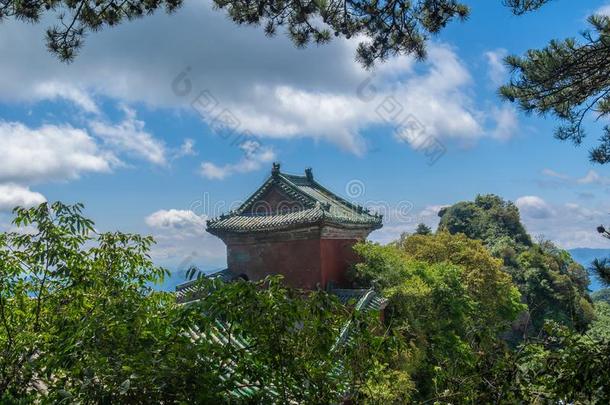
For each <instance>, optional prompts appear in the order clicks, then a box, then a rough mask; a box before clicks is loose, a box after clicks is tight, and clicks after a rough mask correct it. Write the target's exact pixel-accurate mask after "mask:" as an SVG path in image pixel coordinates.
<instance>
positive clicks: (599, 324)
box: [587, 301, 610, 341]
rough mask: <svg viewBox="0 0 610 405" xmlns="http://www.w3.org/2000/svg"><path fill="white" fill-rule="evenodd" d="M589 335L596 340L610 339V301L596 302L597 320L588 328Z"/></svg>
mask: <svg viewBox="0 0 610 405" xmlns="http://www.w3.org/2000/svg"><path fill="white" fill-rule="evenodd" d="M587 335H588V336H591V337H592V338H594V339H596V340H606V341H610V302H607V301H598V302H595V320H594V321H593V322H592V323H591V326H590V327H589V329H588V330H587Z"/></svg>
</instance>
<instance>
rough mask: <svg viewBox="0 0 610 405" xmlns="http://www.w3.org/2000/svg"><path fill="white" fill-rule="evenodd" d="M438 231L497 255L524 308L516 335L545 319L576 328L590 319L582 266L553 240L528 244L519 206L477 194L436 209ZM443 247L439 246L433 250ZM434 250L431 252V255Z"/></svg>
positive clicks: (538, 327)
mask: <svg viewBox="0 0 610 405" xmlns="http://www.w3.org/2000/svg"><path fill="white" fill-rule="evenodd" d="M439 216H441V221H440V224H439V230H441V231H447V232H450V233H452V234H455V233H463V234H465V235H466V236H468V237H469V238H474V239H480V240H482V241H483V243H484V244H485V245H486V246H487V247H488V248H489V250H490V251H491V252H492V254H493V255H494V256H495V257H497V258H499V259H501V260H502V263H503V265H504V266H503V270H504V271H505V272H506V273H508V274H509V275H510V276H511V277H512V280H513V282H514V283H515V284H516V285H517V287H518V288H519V291H520V292H521V295H522V299H523V302H524V303H525V304H527V306H528V312H527V314H524V316H522V317H521V319H520V320H519V322H518V323H517V324H515V330H514V332H515V336H514V339H517V338H518V336H517V335H521V338H523V337H525V336H527V335H537V334H538V333H540V331H541V330H542V327H543V325H544V323H545V321H546V320H555V321H557V322H560V323H562V324H564V325H567V326H570V327H572V328H576V329H578V330H580V331H582V330H584V329H586V326H587V324H588V323H589V322H590V321H591V320H592V319H593V307H592V305H591V300H590V298H589V296H588V292H587V287H588V285H589V278H588V275H587V272H586V270H585V269H584V268H583V267H582V266H581V265H579V264H578V263H576V262H575V261H574V260H573V259H572V258H571V256H570V255H569V253H568V252H566V251H564V250H561V249H558V248H557V247H555V246H554V245H553V244H552V243H551V242H548V241H540V242H539V243H532V241H531V238H530V236H529V235H528V234H527V232H526V231H525V228H524V226H523V225H522V224H521V221H520V216H519V210H518V208H517V207H516V206H515V205H514V204H513V203H511V202H509V201H504V200H502V199H501V198H500V197H498V196H495V195H479V196H477V198H476V199H475V201H474V202H470V201H464V202H459V203H457V204H454V205H452V206H451V207H448V208H445V209H444V210H442V211H441V212H439ZM439 249H442V247H441V246H437V247H436V248H435V250H439ZM432 254H433V253H431V255H432Z"/></svg>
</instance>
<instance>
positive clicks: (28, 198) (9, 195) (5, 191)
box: [0, 183, 46, 211]
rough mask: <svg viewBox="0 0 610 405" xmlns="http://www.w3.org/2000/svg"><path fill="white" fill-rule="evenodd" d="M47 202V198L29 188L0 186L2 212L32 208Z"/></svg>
mask: <svg viewBox="0 0 610 405" xmlns="http://www.w3.org/2000/svg"><path fill="white" fill-rule="evenodd" d="M45 201H46V198H45V197H44V196H43V195H42V194H40V193H37V192H34V191H30V189H29V188H27V187H23V186H20V185H17V184H12V183H8V184H0V211H10V210H12V209H13V208H15V207H17V206H20V207H32V206H35V205H38V204H41V203H43V202H45Z"/></svg>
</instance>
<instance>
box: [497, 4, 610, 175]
mask: <svg viewBox="0 0 610 405" xmlns="http://www.w3.org/2000/svg"><path fill="white" fill-rule="evenodd" d="M588 21H589V24H590V25H591V27H592V30H589V31H586V32H584V33H583V34H582V35H583V39H584V42H582V43H581V42H578V41H576V40H575V39H573V38H569V39H565V40H562V41H559V40H553V41H551V42H550V43H549V45H548V46H547V47H545V48H543V49H533V50H529V51H528V52H527V53H526V54H525V55H524V56H523V57H518V56H510V57H508V58H507V59H506V62H507V64H508V65H510V67H511V68H512V70H513V78H512V80H511V81H510V83H509V84H508V85H506V86H503V87H502V88H501V89H500V92H501V94H502V96H503V97H504V98H506V99H508V100H510V101H517V102H518V103H519V106H520V107H521V109H522V110H524V111H526V112H535V113H538V114H540V115H546V114H552V115H554V116H555V117H557V118H559V119H560V120H561V121H563V122H564V123H565V124H564V125H562V126H560V127H559V128H557V130H556V132H555V137H556V138H558V139H561V140H570V141H572V142H573V143H574V144H576V145H580V144H581V143H582V140H583V138H584V137H585V130H584V128H583V122H584V120H585V118H586V117H587V115H588V114H593V115H594V117H595V118H596V119H599V118H601V117H607V116H608V115H609V114H610V79H609V77H610V74H609V73H610V72H609V67H608V66H609V65H608V63H607V61H608V58H609V57H610V18H609V17H607V16H599V15H596V16H591V17H589V20H588ZM590 159H591V161H593V162H596V163H601V164H604V163H608V162H609V161H610V126H606V127H605V128H604V130H603V134H602V136H601V137H600V144H599V145H598V146H597V147H595V148H594V149H592V150H591V152H590Z"/></svg>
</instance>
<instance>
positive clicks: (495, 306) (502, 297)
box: [402, 232, 525, 331]
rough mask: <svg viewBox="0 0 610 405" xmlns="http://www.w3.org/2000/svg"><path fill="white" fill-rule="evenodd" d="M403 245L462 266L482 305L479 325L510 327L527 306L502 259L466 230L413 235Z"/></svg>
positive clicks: (413, 254)
mask: <svg viewBox="0 0 610 405" xmlns="http://www.w3.org/2000/svg"><path fill="white" fill-rule="evenodd" d="M402 249H403V250H404V252H406V254H407V255H408V256H409V257H410V258H413V259H415V260H419V261H423V262H426V263H429V264H435V263H451V264H453V265H457V266H460V268H462V273H461V279H462V283H463V284H464V286H465V287H466V289H467V290H468V293H469V294H470V295H471V296H472V297H473V298H474V299H475V301H476V303H477V305H478V307H477V308H476V310H477V312H478V314H479V318H480V323H479V325H478V327H479V328H485V327H487V326H491V327H492V328H493V329H494V330H495V331H498V330H500V329H503V328H506V327H507V326H508V323H507V322H510V321H512V320H514V319H515V317H516V316H517V314H518V313H519V312H521V311H523V310H524V309H525V306H523V305H522V304H520V302H519V301H520V298H521V297H520V293H519V291H518V289H517V288H516V287H515V286H514V284H513V282H512V279H511V277H510V276H509V275H508V274H506V273H505V272H503V271H502V261H501V260H500V259H497V258H494V257H493V256H492V255H491V254H490V253H489V251H488V250H487V249H486V248H485V246H484V245H483V244H482V243H481V241H478V240H473V239H469V238H468V237H466V236H465V235H463V234H457V235H451V234H450V233H448V232H439V233H437V234H435V235H412V236H410V237H408V238H406V239H405V240H404V241H403V244H402ZM502 322H504V326H503V327H502V326H501V325H502Z"/></svg>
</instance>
